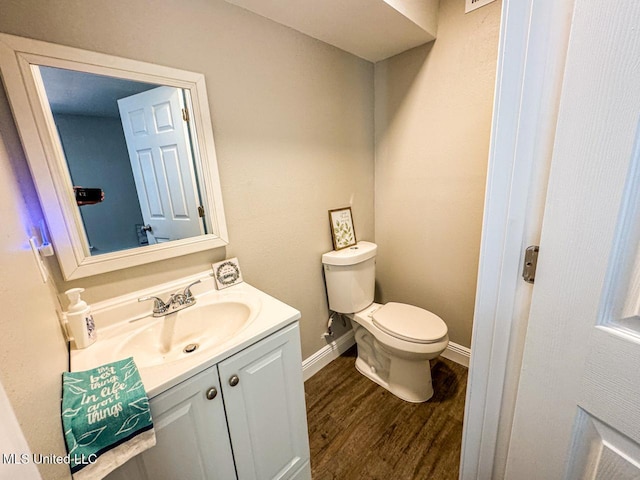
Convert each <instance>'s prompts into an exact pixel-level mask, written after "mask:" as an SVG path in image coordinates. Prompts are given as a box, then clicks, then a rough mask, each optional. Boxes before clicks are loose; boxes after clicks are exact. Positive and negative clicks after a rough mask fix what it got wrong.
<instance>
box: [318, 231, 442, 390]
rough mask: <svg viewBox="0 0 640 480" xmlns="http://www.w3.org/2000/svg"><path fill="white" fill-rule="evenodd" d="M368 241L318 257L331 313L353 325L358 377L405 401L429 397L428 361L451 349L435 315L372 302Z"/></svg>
mask: <svg viewBox="0 0 640 480" xmlns="http://www.w3.org/2000/svg"><path fill="white" fill-rule="evenodd" d="M377 249H378V247H377V246H376V244H374V243H371V242H358V244H357V245H356V246H353V247H350V248H345V249H343V250H337V251H336V250H334V251H331V252H328V253H325V254H324V255H322V263H323V265H324V275H325V282H326V285H327V295H328V297H329V308H330V309H331V310H333V311H334V312H338V313H343V314H346V315H347V316H348V317H349V318H350V319H351V321H352V324H353V329H354V332H355V339H356V344H357V345H358V359H357V360H356V368H357V369H358V371H360V373H362V374H363V375H365V376H366V377H369V378H370V379H371V380H373V381H374V382H376V383H378V384H379V385H381V386H383V387H384V388H386V389H387V390H389V391H390V392H391V393H393V394H394V395H396V396H397V397H400V398H401V399H403V400H406V401H408V402H424V401H427V400H429V399H430V398H431V397H432V396H433V386H432V384H431V366H430V365H429V360H431V359H432V358H436V357H437V356H438V355H440V354H441V353H442V352H443V351H444V350H445V348H447V345H448V344H449V336H448V334H447V333H448V329H447V325H446V324H445V323H444V321H442V319H441V318H440V317H438V316H437V315H435V314H433V313H431V312H429V311H427V310H424V309H422V308H418V307H414V306H413V305H407V304H404V303H394V302H389V303H387V304H386V305H381V304H379V303H373V295H374V289H375V269H376V264H375V262H376V260H375V257H376V252H377Z"/></svg>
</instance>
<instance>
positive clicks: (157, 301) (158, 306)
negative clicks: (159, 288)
mask: <svg viewBox="0 0 640 480" xmlns="http://www.w3.org/2000/svg"><path fill="white" fill-rule="evenodd" d="M147 300H153V313H154V314H160V313H164V312H166V311H167V309H168V308H169V304H170V303H171V302H169V304H166V303H164V302H163V301H162V299H161V298H159V297H155V296H153V295H151V296H149V297H140V298H139V299H138V301H139V302H146V301H147Z"/></svg>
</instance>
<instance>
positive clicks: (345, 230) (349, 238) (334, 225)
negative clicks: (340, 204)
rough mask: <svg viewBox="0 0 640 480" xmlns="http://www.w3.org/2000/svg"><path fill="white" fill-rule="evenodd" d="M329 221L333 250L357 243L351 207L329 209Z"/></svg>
mask: <svg viewBox="0 0 640 480" xmlns="http://www.w3.org/2000/svg"><path fill="white" fill-rule="evenodd" d="M329 223H330V224H331V239H332V240H333V249H334V250H342V249H343V248H347V247H351V246H352V245H355V244H356V243H357V242H356V230H355V228H353V217H352V216H351V207H344V208H336V209H334V210H329Z"/></svg>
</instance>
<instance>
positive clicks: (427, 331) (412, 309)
mask: <svg viewBox="0 0 640 480" xmlns="http://www.w3.org/2000/svg"><path fill="white" fill-rule="evenodd" d="M373 324H374V325H376V326H377V327H378V328H379V329H380V330H382V331H384V332H386V333H388V334H389V335H391V336H393V337H396V338H400V339H402V340H407V341H409V342H414V343H432V342H436V341H438V340H440V339H442V338H443V337H444V336H445V335H447V332H448V328H447V324H446V323H444V321H443V320H442V319H441V318H440V317H439V316H437V315H436V314H435V313H432V312H430V311H428V310H424V309H423V308H420V307H416V306H414V305H407V304H406V303H395V302H389V303H387V304H386V305H384V306H383V307H382V308H380V309H378V310H376V311H375V312H374V313H373Z"/></svg>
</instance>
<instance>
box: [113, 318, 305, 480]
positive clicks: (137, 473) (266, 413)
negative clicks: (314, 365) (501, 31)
mask: <svg viewBox="0 0 640 480" xmlns="http://www.w3.org/2000/svg"><path fill="white" fill-rule="evenodd" d="M301 362H302V361H301V352H300V337H299V327H298V323H297V322H296V323H294V324H292V325H289V326H287V327H285V328H283V329H282V330H279V331H277V332H275V333H274V334H272V335H270V336H269V337H267V338H265V339H263V340H261V341H259V342H257V343H255V344H253V345H251V346H249V347H247V348H246V349H244V350H242V351H240V352H238V353H236V354H235V355H232V356H231V357H229V358H227V359H225V360H222V361H221V362H220V363H218V364H217V365H214V366H212V367H209V368H207V369H206V370H204V371H202V372H200V373H198V374H196V375H194V376H193V377H191V378H190V379H188V380H186V381H184V382H182V383H180V384H178V385H176V386H175V387H173V388H171V389H169V390H168V391H166V392H164V393H162V394H160V395H158V396H156V397H154V398H152V399H151V400H150V405H151V412H152V415H153V422H154V426H155V430H156V438H157V445H156V446H155V447H153V448H151V449H149V450H147V451H146V452H143V453H142V454H140V455H138V456H137V457H135V458H133V459H131V460H129V461H128V462H127V463H126V464H125V465H123V466H121V467H120V468H118V469H117V470H116V471H114V472H113V473H111V474H110V475H109V476H108V477H106V478H107V479H109V480H125V479H126V480H142V479H149V480H152V479H153V480H163V479H164V480H178V479H180V480H182V479H184V480H192V479H193V480H195V479H203V480H205V479H206V480H218V479H220V480H233V479H238V480H254V479H255V480H263V479H264V480H267V479H283V480H284V479H295V480H303V479H304V480H310V479H311V468H310V464H309V441H308V437H307V419H306V410H305V403H304V389H303V379H302V369H301V365H302V363H301Z"/></svg>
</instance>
